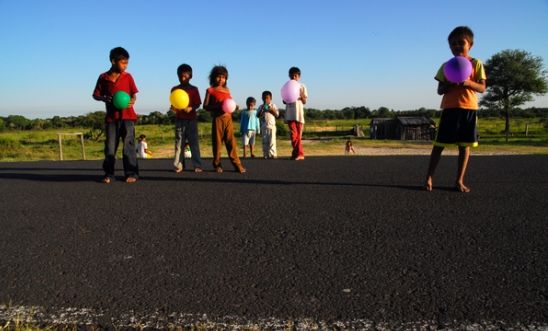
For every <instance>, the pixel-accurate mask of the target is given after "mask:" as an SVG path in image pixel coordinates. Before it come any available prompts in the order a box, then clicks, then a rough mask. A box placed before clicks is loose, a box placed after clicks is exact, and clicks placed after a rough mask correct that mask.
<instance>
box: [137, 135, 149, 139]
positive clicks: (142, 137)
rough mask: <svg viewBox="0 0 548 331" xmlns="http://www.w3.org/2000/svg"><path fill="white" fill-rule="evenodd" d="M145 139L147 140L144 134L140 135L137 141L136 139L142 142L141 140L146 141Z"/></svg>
mask: <svg viewBox="0 0 548 331" xmlns="http://www.w3.org/2000/svg"><path fill="white" fill-rule="evenodd" d="M146 138H147V136H145V135H144V134H142V135H140V136H139V139H138V140H143V139H146Z"/></svg>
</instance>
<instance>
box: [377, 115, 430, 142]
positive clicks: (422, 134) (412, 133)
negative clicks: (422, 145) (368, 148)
mask: <svg viewBox="0 0 548 331" xmlns="http://www.w3.org/2000/svg"><path fill="white" fill-rule="evenodd" d="M369 132H370V136H371V139H391V140H433V139H434V137H435V135H436V123H435V122H434V121H433V120H431V119H429V118H427V117H425V116H418V117H404V116H401V117H400V116H398V117H396V118H374V119H372V120H371V124H370V130H369Z"/></svg>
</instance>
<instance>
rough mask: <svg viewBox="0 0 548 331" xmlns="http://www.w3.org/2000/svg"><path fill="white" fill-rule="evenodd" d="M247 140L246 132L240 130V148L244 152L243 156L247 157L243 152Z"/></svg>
mask: <svg viewBox="0 0 548 331" xmlns="http://www.w3.org/2000/svg"><path fill="white" fill-rule="evenodd" d="M247 142H248V140H247V132H242V150H243V152H244V154H243V155H244V158H245V157H247V155H246V152H245V148H246V146H247Z"/></svg>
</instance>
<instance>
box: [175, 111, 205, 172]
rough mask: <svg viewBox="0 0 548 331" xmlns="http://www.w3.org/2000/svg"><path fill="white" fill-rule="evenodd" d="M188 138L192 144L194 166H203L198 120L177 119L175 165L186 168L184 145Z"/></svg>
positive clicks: (178, 167)
mask: <svg viewBox="0 0 548 331" xmlns="http://www.w3.org/2000/svg"><path fill="white" fill-rule="evenodd" d="M186 140H188V143H189V144H190V152H191V153H192V165H193V166H194V168H202V158H201V157H200V143H199V138H198V121H196V120H181V119H177V120H175V160H173V166H174V167H175V168H177V169H184V167H185V155H184V147H185V141H186Z"/></svg>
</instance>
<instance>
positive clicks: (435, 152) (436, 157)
mask: <svg viewBox="0 0 548 331" xmlns="http://www.w3.org/2000/svg"><path fill="white" fill-rule="evenodd" d="M441 152H443V147H441V146H434V147H432V153H430V162H429V164H428V172H427V174H426V183H425V188H426V190H427V191H432V177H433V176H434V172H435V171H436V167H437V166H438V163H439V162H440V158H441Z"/></svg>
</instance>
